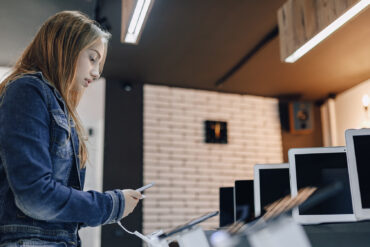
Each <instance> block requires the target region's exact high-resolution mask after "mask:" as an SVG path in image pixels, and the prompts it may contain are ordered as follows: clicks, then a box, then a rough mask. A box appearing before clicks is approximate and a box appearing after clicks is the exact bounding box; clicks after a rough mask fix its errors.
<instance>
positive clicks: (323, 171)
mask: <svg viewBox="0 0 370 247" xmlns="http://www.w3.org/2000/svg"><path fill="white" fill-rule="evenodd" d="M295 163H296V179H297V189H298V190H299V189H301V188H304V187H308V186H314V187H318V188H322V187H324V186H327V185H330V184H332V183H334V182H337V181H340V182H341V183H342V185H343V191H342V192H341V193H339V194H338V195H335V196H333V197H331V198H328V199H326V200H324V201H323V202H321V203H319V204H317V205H316V206H314V207H312V208H310V209H308V210H306V211H305V212H301V211H299V214H300V215H330V214H353V209H352V198H351V192H350V185H349V176H348V169H347V157H346V153H345V152H336V153H313V154H312V153H311V154H296V155H295Z"/></svg>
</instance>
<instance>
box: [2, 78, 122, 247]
mask: <svg viewBox="0 0 370 247" xmlns="http://www.w3.org/2000/svg"><path fill="white" fill-rule="evenodd" d="M6 87H7V88H6V90H5V93H3V94H2V95H0V244H2V243H4V242H12V241H14V240H18V239H30V238H40V239H44V240H50V241H55V242H65V243H68V246H70V245H71V246H77V245H78V234H77V231H78V229H79V226H81V225H82V226H97V225H101V224H108V223H114V222H117V221H118V220H120V219H121V218H122V216H123V211H124V197H123V194H122V191H121V190H113V191H107V192H105V193H100V192H96V191H87V192H85V191H82V189H83V183H84V178H85V169H82V170H80V168H79V156H78V150H79V148H78V147H79V143H78V136H77V133H76V130H75V128H74V124H73V121H71V122H70V124H68V120H67V119H68V115H67V114H68V112H67V109H66V106H65V102H64V101H63V99H62V97H61V95H60V94H59V92H58V90H57V89H56V88H54V87H53V86H52V85H51V84H50V83H49V82H48V81H47V80H45V78H44V77H43V76H42V74H41V73H35V74H29V75H25V76H23V77H21V78H19V79H17V80H15V81H13V82H10V83H8V84H7V85H6Z"/></svg>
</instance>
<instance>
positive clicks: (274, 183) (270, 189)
mask: <svg viewBox="0 0 370 247" xmlns="http://www.w3.org/2000/svg"><path fill="white" fill-rule="evenodd" d="M259 179H260V200H261V212H262V213H261V215H263V214H264V213H265V210H264V207H265V206H267V205H269V204H271V203H273V202H275V201H276V200H278V199H280V198H283V197H284V196H286V195H289V194H290V183H289V168H279V169H260V170H259Z"/></svg>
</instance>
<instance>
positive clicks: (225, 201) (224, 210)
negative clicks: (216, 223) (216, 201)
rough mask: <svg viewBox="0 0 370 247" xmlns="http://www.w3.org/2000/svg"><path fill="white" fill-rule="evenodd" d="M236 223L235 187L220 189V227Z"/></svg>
mask: <svg viewBox="0 0 370 247" xmlns="http://www.w3.org/2000/svg"><path fill="white" fill-rule="evenodd" d="M233 222H234V187H222V188H220V227H223V226H227V225H230V224H232V223H233Z"/></svg>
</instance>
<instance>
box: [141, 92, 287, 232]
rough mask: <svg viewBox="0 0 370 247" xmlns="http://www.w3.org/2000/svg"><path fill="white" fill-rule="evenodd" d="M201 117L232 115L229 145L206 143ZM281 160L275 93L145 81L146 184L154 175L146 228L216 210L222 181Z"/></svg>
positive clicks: (214, 222)
mask: <svg viewBox="0 0 370 247" xmlns="http://www.w3.org/2000/svg"><path fill="white" fill-rule="evenodd" d="M204 120H221V121H227V124H228V125H227V128H228V144H226V145H225V144H206V143H204V141H203V140H204V126H203V121H204ZM282 160H283V155H282V141H281V130H280V121H279V111H278V101H277V100H276V99H272V98H264V97H255V96H242V95H236V94H225V93H217V92H209V91H201V90H191V89H180V88H171V87H165V86H153V85H145V86H144V184H146V183H149V182H152V181H154V182H156V185H155V186H154V187H152V188H151V189H149V190H147V191H146V195H147V198H145V199H144V200H143V204H144V205H143V218H144V222H143V227H144V230H143V231H144V232H145V233H150V232H153V231H155V230H159V229H163V230H166V229H168V228H170V227H173V226H176V225H179V224H182V223H185V221H187V220H189V219H191V218H194V217H196V216H199V215H201V214H203V213H206V212H209V211H213V210H218V209H219V202H218V200H219V199H218V196H219V195H218V193H219V187H222V186H234V180H237V179H252V178H253V166H254V165H255V164H256V163H279V162H282ZM203 226H204V227H205V228H212V227H218V217H214V218H213V219H212V220H209V221H207V222H206V223H205V224H203Z"/></svg>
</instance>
